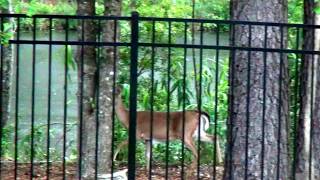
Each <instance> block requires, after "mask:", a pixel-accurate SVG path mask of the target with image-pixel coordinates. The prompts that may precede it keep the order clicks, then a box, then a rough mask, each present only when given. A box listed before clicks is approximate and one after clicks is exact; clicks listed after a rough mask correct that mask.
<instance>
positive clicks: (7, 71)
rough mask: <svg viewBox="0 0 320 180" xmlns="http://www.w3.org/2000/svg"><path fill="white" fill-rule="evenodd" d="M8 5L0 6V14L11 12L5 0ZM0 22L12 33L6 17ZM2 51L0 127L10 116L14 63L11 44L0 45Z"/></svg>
mask: <svg viewBox="0 0 320 180" xmlns="http://www.w3.org/2000/svg"><path fill="white" fill-rule="evenodd" d="M7 3H8V7H6V8H4V7H0V14H1V13H12V9H11V7H12V6H11V0H8V1H7ZM0 24H3V26H4V24H10V26H11V28H10V29H9V30H8V31H7V33H13V26H14V23H13V21H11V20H10V19H8V18H4V19H3V22H0ZM1 48H2V53H3V54H1V52H0V57H1V58H2V63H3V64H1V62H0V67H1V70H2V72H1V73H2V74H1V77H2V79H1V81H2V84H1V85H2V86H1V105H0V115H1V119H0V120H1V122H0V124H1V127H0V128H2V127H4V126H5V125H6V124H7V122H8V120H9V116H10V95H11V91H12V89H11V88H12V76H13V71H12V69H13V63H14V56H13V51H12V49H13V45H10V44H9V45H1Z"/></svg>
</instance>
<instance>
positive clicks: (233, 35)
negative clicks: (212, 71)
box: [227, 24, 236, 180]
mask: <svg viewBox="0 0 320 180" xmlns="http://www.w3.org/2000/svg"><path fill="white" fill-rule="evenodd" d="M230 29H231V40H230V41H231V42H230V43H231V53H230V54H231V58H230V60H231V62H229V66H231V71H230V76H231V82H230V96H229V104H230V107H229V109H230V112H229V122H227V127H228V129H229V131H230V132H228V133H229V139H228V144H229V145H228V146H227V147H228V148H227V151H228V152H227V155H228V156H229V157H228V160H227V161H229V162H228V169H229V171H228V173H229V175H228V177H229V180H232V179H233V174H232V170H233V166H232V161H233V160H232V159H233V156H232V152H233V142H234V141H233V108H234V107H233V101H234V97H233V96H234V71H235V56H236V48H235V24H231V25H230Z"/></svg>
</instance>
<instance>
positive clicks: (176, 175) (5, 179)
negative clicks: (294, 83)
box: [1, 163, 223, 180]
mask: <svg viewBox="0 0 320 180" xmlns="http://www.w3.org/2000/svg"><path fill="white" fill-rule="evenodd" d="M125 168H126V167H123V168H119V170H121V169H125ZM46 169H47V168H46V165H45V164H38V165H34V174H33V179H35V180H45V179H47V175H46ZM76 170H77V168H76V165H75V164H68V165H67V168H66V179H76ZM115 171H117V170H115ZM186 171H188V169H187V168H185V172H186ZM216 171H217V173H216V176H215V177H216V178H215V179H222V173H223V167H216ZM180 172H181V167H177V166H170V167H169V168H168V179H170V180H176V179H181V176H180ZM17 174H18V176H17V179H19V180H26V179H30V164H19V165H18V168H17ZM152 174H153V175H152V179H156V180H165V168H164V167H162V166H156V165H154V166H153V170H152ZM199 175H200V179H203V180H207V179H213V168H212V167H209V166H201V167H200V172H199ZM148 177H149V175H148V172H146V171H145V168H144V167H138V168H137V171H136V179H138V180H145V179H148ZM49 178H50V179H52V180H60V179H62V164H52V165H51V166H50V175H49ZM1 179H2V180H12V179H14V163H6V164H2V167H1ZM184 179H186V178H184ZM188 179H197V171H196V170H194V173H193V177H190V178H188Z"/></svg>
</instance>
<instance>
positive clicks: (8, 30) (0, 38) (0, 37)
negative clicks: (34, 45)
mask: <svg viewBox="0 0 320 180" xmlns="http://www.w3.org/2000/svg"><path fill="white" fill-rule="evenodd" d="M12 37H13V32H12V24H11V23H3V31H0V44H1V45H9V40H10V39H11V38H12Z"/></svg>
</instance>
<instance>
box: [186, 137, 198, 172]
mask: <svg viewBox="0 0 320 180" xmlns="http://www.w3.org/2000/svg"><path fill="white" fill-rule="evenodd" d="M184 143H185V145H186V147H187V148H188V149H189V150H190V151H191V152H192V154H193V161H192V163H191V166H190V170H189V173H188V174H187V176H190V175H191V173H192V171H193V170H194V169H195V167H196V165H197V162H198V152H197V150H196V148H195V145H194V143H193V139H192V138H191V137H190V138H185V140H184Z"/></svg>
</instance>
